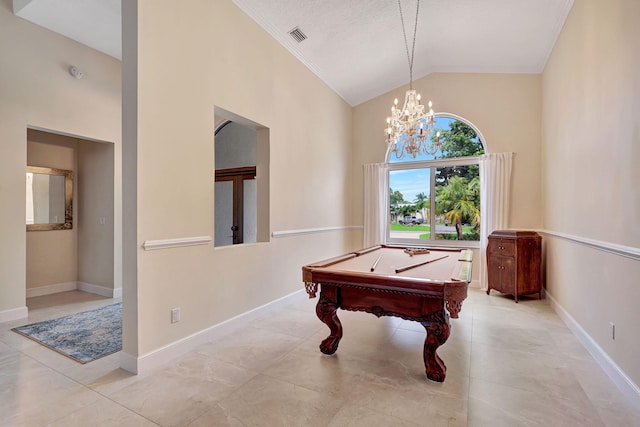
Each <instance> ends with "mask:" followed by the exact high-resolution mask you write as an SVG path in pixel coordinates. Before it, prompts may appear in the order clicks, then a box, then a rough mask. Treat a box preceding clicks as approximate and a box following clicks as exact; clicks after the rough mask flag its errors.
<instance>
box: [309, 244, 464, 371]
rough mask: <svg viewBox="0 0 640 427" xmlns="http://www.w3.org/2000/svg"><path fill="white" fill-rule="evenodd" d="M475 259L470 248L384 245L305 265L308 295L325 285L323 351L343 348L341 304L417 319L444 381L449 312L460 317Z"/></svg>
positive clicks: (427, 356) (319, 309)
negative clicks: (443, 356)
mask: <svg viewBox="0 0 640 427" xmlns="http://www.w3.org/2000/svg"><path fill="white" fill-rule="evenodd" d="M472 258H473V252H472V251H471V250H469V249H462V250H461V249H448V248H437V249H436V248H411V247H405V246H399V245H379V246H374V247H371V248H367V249H362V250H359V251H355V252H350V253H348V254H345V255H341V256H338V257H334V258H330V259H327V260H324V261H319V262H314V263H312V264H309V265H306V266H304V267H302V280H303V281H304V284H305V289H306V291H307V293H308V294H309V298H314V297H315V296H316V293H317V291H318V287H320V298H319V300H318V304H317V305H316V314H317V315H318V318H319V319H320V320H321V321H322V322H324V323H325V324H326V325H327V326H328V327H329V329H330V331H331V332H330V335H329V336H328V337H327V338H326V339H324V340H323V341H322V343H321V344H320V351H321V352H322V353H324V354H334V353H335V352H336V350H337V349H338V344H339V342H340V339H341V338H342V324H341V323H340V319H338V315H337V310H338V309H339V308H342V309H344V310H350V311H364V312H367V313H372V314H374V315H376V316H378V317H380V316H397V317H401V318H403V319H407V320H413V321H416V322H420V323H421V324H422V325H423V326H424V327H425V329H426V331H427V336H426V338H425V342H424V352H423V358H424V364H425V368H426V374H427V378H429V379H430V380H433V381H438V382H443V381H444V379H445V375H446V366H445V364H444V362H443V361H442V359H440V357H439V356H438V355H437V354H436V350H437V349H438V347H440V346H441V345H442V344H444V343H445V342H446V341H447V338H449V333H450V324H449V316H451V317H453V318H457V317H458V313H459V312H460V310H461V309H462V302H463V301H464V299H465V298H466V297H467V288H468V286H469V282H470V280H471V267H472Z"/></svg>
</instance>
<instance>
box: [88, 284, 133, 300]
mask: <svg viewBox="0 0 640 427" xmlns="http://www.w3.org/2000/svg"><path fill="white" fill-rule="evenodd" d="M78 290H79V291H82V292H88V293H90V294H95V295H100V296H103V297H107V298H117V297H116V291H117V290H119V291H120V296H122V288H118V289H113V288H108V287H106V286H101V285H94V284H93V283H86V282H78Z"/></svg>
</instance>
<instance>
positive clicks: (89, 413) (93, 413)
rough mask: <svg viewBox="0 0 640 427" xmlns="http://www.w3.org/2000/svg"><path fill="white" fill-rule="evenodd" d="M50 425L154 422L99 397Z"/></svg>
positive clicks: (123, 426)
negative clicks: (94, 401) (92, 402)
mask: <svg viewBox="0 0 640 427" xmlns="http://www.w3.org/2000/svg"><path fill="white" fill-rule="evenodd" d="M49 426H50V427H86V426H100V427H152V426H157V424H156V423H153V422H151V421H150V420H148V419H146V418H144V417H142V416H140V415H138V414H136V413H135V412H133V411H131V410H129V409H127V408H124V407H122V406H121V405H118V404H116V403H114V402H112V401H110V400H108V399H101V400H100V401H98V402H96V403H95V404H92V405H87V406H84V407H83V408H81V409H78V410H77V411H74V412H72V413H71V414H69V415H67V416H65V417H62V418H60V419H58V420H56V421H55V422H53V423H51V424H49Z"/></svg>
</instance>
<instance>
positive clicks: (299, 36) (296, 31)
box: [289, 27, 307, 43]
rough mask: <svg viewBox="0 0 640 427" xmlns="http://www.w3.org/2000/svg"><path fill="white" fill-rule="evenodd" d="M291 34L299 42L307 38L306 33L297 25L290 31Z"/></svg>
mask: <svg viewBox="0 0 640 427" xmlns="http://www.w3.org/2000/svg"><path fill="white" fill-rule="evenodd" d="M289 35H290V36H291V37H293V39H294V40H295V41H297V42H298V43H302V42H303V41H304V40H305V39H306V38H307V36H306V35H305V33H303V32H302V30H301V29H300V28H298V27H295V28H294V29H293V30H291V31H289Z"/></svg>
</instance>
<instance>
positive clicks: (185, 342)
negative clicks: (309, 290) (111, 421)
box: [120, 289, 307, 374]
mask: <svg viewBox="0 0 640 427" xmlns="http://www.w3.org/2000/svg"><path fill="white" fill-rule="evenodd" d="M306 295H307V294H306V292H304V289H300V290H299V291H295V292H293V293H291V294H289V295H285V296H284V297H282V298H279V299H277V300H275V301H271V302H269V303H267V304H264V305H262V306H260V307H256V308H254V309H253V310H249V311H247V312H246V313H242V314H239V315H237V316H235V317H232V318H230V319H227V320H225V321H223V322H221V323H218V324H217V325H213V326H211V327H209V328H207V329H204V330H202V331H199V332H196V333H194V334H191V335H189V336H187V337H185V338H182V339H179V340H178V341H174V342H172V343H170V344H167V345H165V346H163V347H160V348H158V349H156V350H153V351H151V352H149V353H147V354H143V355H141V356H138V357H136V356H133V355H130V354H128V353H124V352H123V353H122V354H121V356H120V367H121V368H122V369H124V370H125V371H128V372H131V373H134V374H143V373H146V372H149V371H150V370H152V369H153V368H155V367H157V366H160V365H162V364H164V363H167V362H169V361H171V360H172V359H174V358H176V357H179V356H182V355H184V354H186V353H188V352H189V351H191V350H193V349H194V348H195V347H197V346H198V345H201V344H203V343H205V342H208V341H211V340H212V339H219V338H222V337H223V336H225V335H227V334H228V333H230V332H233V331H234V330H236V329H237V328H239V327H241V326H244V325H246V324H247V323H248V322H250V321H252V320H254V319H256V318H258V317H260V316H263V315H265V314H267V313H270V312H272V311H274V310H278V309H281V308H282V307H285V306H287V305H289V304H291V303H294V302H297V301H299V300H302V299H306Z"/></svg>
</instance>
